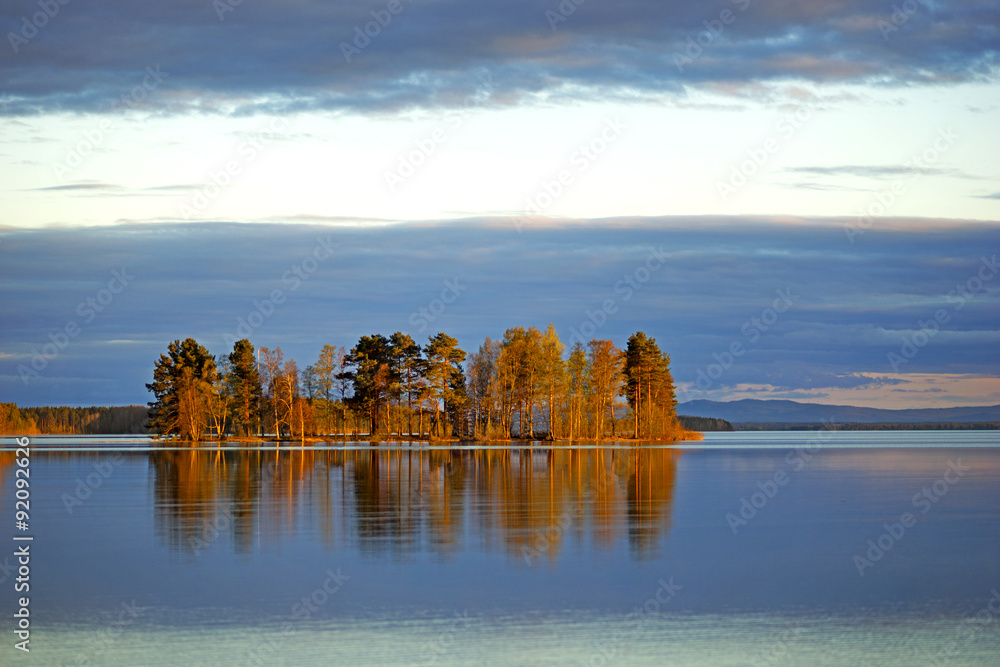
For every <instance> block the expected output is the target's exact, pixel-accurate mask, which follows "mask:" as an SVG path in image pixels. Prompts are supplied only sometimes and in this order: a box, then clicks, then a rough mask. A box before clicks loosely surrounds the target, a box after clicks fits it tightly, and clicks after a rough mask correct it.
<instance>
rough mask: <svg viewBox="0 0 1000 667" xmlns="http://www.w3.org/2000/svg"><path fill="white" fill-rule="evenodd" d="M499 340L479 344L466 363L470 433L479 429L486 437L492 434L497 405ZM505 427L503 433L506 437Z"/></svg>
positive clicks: (507, 434)
mask: <svg viewBox="0 0 1000 667" xmlns="http://www.w3.org/2000/svg"><path fill="white" fill-rule="evenodd" d="M500 349H501V344H500V341H492V340H490V339H489V338H487V339H486V341H485V342H484V343H483V344H482V345H480V346H479V350H478V351H476V352H473V353H471V354H469V356H468V361H467V363H466V364H465V369H466V381H465V386H466V389H467V391H468V394H469V398H470V399H471V401H472V410H473V425H474V426H473V433H472V435H474V436H475V435H477V434H479V433H482V434H483V435H485V437H487V438H492V437H494V435H495V434H494V415H497V408H498V406H499V404H500V403H499V400H498V399H499V397H498V394H497V392H498V388H497V380H498V377H497V359H498V357H499V356H500ZM509 436H510V431H509V430H508V431H507V432H506V433H505V434H504V437H509Z"/></svg>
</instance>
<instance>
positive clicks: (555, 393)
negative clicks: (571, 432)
mask: <svg viewBox="0 0 1000 667" xmlns="http://www.w3.org/2000/svg"><path fill="white" fill-rule="evenodd" d="M539 347H540V349H539V356H538V374H539V377H540V378H541V382H540V385H541V389H542V392H543V394H544V397H545V407H546V410H547V411H548V413H549V438H550V439H554V438H555V437H556V436H557V434H556V421H555V413H556V405H557V404H558V401H561V400H562V397H563V395H564V393H565V390H566V362H564V361H563V357H562V355H563V350H564V349H565V348H566V346H565V345H563V343H562V341H560V340H559V336H558V335H557V334H556V328H555V326H554V325H553V324H552V323H551V322H550V323H549V326H548V328H547V329H546V330H545V333H543V334H542V338H541V341H540V342H539Z"/></svg>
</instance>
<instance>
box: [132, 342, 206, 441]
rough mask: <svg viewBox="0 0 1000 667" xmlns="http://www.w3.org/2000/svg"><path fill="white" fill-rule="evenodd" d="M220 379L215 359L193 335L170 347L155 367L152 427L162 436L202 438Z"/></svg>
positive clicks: (151, 413)
mask: <svg viewBox="0 0 1000 667" xmlns="http://www.w3.org/2000/svg"><path fill="white" fill-rule="evenodd" d="M215 379H216V368H215V360H214V359H213V358H212V355H211V354H209V352H208V350H207V349H205V348H204V347H203V346H201V345H199V344H198V342H197V341H196V340H194V339H193V338H186V339H184V341H180V340H175V341H173V342H172V343H170V344H169V345H168V346H167V354H161V355H160V358H159V359H158V360H157V362H156V364H155V367H154V368H153V382H152V383H148V384H146V389H147V390H149V391H150V392H152V393H153V396H154V397H155V400H154V401H151V402H150V403H149V408H150V410H149V427H150V430H152V431H154V432H156V433H158V434H159V435H161V436H176V437H178V438H180V439H182V440H191V441H195V442H197V441H199V440H201V438H202V435H203V433H204V431H205V428H206V426H207V425H208V422H209V418H210V416H209V400H210V396H211V394H212V392H213V384H214V382H215Z"/></svg>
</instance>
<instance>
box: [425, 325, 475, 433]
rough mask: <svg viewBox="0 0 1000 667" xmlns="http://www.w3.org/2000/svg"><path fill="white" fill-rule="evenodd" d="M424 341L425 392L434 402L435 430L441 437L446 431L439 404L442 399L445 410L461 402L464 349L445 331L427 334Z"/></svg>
mask: <svg viewBox="0 0 1000 667" xmlns="http://www.w3.org/2000/svg"><path fill="white" fill-rule="evenodd" d="M428 341H429V342H428V344H427V346H426V347H425V348H424V352H425V354H426V359H427V364H426V371H425V373H424V377H425V379H426V380H427V393H428V396H429V398H430V400H431V401H432V402H433V403H434V425H435V428H436V432H437V434H438V435H440V436H441V437H447V436H448V435H449V434H448V432H447V429H446V428H444V427H443V426H442V423H441V419H440V407H441V405H440V404H441V402H443V403H444V409H445V413H446V414H447V413H449V411H454V410H455V409H456V408H458V407H460V405H461V404H462V403H464V400H465V374H464V372H463V371H462V365H461V364H462V362H463V361H465V352H463V351H462V350H460V349H459V348H458V341H457V340H456V339H454V338H452V337H451V336H449V335H448V334H446V333H438V334H436V335H434V336H431V337H430V338H429V339H428ZM452 414H454V412H452Z"/></svg>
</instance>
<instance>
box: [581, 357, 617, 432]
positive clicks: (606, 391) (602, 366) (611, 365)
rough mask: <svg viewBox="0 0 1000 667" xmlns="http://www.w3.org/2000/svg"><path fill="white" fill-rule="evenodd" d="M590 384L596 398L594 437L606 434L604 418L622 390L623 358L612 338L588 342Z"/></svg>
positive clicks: (612, 411)
mask: <svg viewBox="0 0 1000 667" xmlns="http://www.w3.org/2000/svg"><path fill="white" fill-rule="evenodd" d="M587 348H588V355H587V366H588V369H587V370H588V384H589V385H590V387H591V390H592V397H593V400H594V422H595V424H594V425H595V431H594V437H595V438H596V439H598V440H600V439H601V438H602V437H603V436H604V418H605V416H606V415H607V412H608V410H609V409H610V410H611V416H612V419H613V418H614V402H615V396H617V395H618V394H619V392H620V390H621V385H622V366H623V358H622V353H621V350H619V349H618V348H617V347H615V344H614V343H612V342H611V341H610V340H592V341H590V342H588V343H587Z"/></svg>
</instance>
